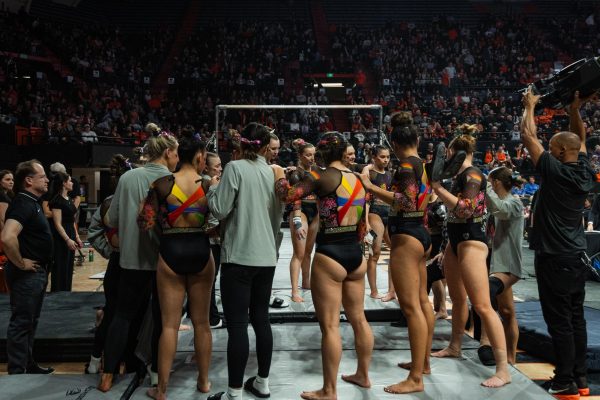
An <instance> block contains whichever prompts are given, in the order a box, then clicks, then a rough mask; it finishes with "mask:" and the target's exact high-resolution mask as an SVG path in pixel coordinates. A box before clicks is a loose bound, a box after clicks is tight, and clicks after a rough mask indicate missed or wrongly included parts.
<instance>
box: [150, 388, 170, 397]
mask: <svg viewBox="0 0 600 400" xmlns="http://www.w3.org/2000/svg"><path fill="white" fill-rule="evenodd" d="M146 396H148V397H150V398H151V399H155V400H166V398H167V395H166V393H161V392H159V391H158V388H155V387H153V388H150V389H148V391H146Z"/></svg>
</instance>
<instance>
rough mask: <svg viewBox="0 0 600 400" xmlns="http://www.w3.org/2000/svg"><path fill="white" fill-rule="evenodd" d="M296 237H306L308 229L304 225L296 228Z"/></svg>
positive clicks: (300, 238)
mask: <svg viewBox="0 0 600 400" xmlns="http://www.w3.org/2000/svg"><path fill="white" fill-rule="evenodd" d="M296 239H298V240H304V239H306V229H304V227H302V228H300V229H296Z"/></svg>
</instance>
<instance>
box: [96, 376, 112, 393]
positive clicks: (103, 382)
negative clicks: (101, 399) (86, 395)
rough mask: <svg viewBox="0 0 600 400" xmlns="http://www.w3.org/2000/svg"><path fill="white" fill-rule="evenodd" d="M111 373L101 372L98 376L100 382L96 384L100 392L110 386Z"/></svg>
mask: <svg viewBox="0 0 600 400" xmlns="http://www.w3.org/2000/svg"><path fill="white" fill-rule="evenodd" d="M112 384H113V374H102V375H101V376H100V383H99V384H98V390H99V391H101V392H104V393H106V392H108V391H109V390H110V389H111V388H112Z"/></svg>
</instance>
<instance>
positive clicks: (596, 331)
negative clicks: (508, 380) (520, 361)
mask: <svg viewBox="0 0 600 400" xmlns="http://www.w3.org/2000/svg"><path fill="white" fill-rule="evenodd" d="M515 309H516V313H517V320H518V322H519V332H520V335H519V345H518V346H519V348H520V349H522V350H524V351H526V352H527V353H529V354H531V355H532V356H536V357H539V358H540V359H542V360H544V361H547V362H550V363H554V362H555V357H554V349H553V348H552V341H551V339H550V335H549V334H548V328H547V326H546V322H545V321H544V317H543V316H542V309H541V307H540V303H539V301H526V302H523V303H515ZM584 310H585V319H586V321H587V333H588V352H587V367H588V369H589V370H590V371H596V372H600V310H596V309H593V308H588V307H584Z"/></svg>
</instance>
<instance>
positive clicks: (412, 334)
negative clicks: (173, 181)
mask: <svg viewBox="0 0 600 400" xmlns="http://www.w3.org/2000/svg"><path fill="white" fill-rule="evenodd" d="M391 139H392V144H393V146H394V153H395V154H396V155H397V156H398V158H400V166H399V167H398V169H397V170H396V172H395V173H394V175H393V179H392V184H391V189H392V190H391V191H388V190H386V189H384V188H381V187H379V186H377V185H374V184H372V183H371V182H369V176H368V175H367V174H363V175H362V176H361V177H362V180H363V182H365V187H366V188H367V189H368V190H370V191H371V192H372V193H373V194H374V195H375V196H377V197H378V198H379V199H381V200H383V201H385V202H386V203H387V204H389V205H390V216H389V221H388V230H389V233H390V237H391V239H392V248H391V252H390V270H391V277H392V280H393V282H394V288H395V290H396V296H397V297H398V301H399V303H400V308H401V309H402V311H403V313H404V315H405V316H406V319H407V321H408V336H409V340H410V350H411V356H412V364H411V366H410V373H409V375H408V378H407V379H406V380H404V381H402V382H400V383H397V384H395V385H391V386H387V387H385V388H384V390H385V391H386V392H388V393H397V394H401V393H412V392H422V391H423V390H424V384H423V374H424V373H429V372H430V366H429V352H430V351H431V339H432V335H433V323H434V320H433V314H432V312H431V305H430V304H429V298H428V296H427V291H426V287H427V270H426V269H425V261H426V260H427V258H428V255H429V252H430V251H431V238H430V236H429V232H428V231H427V229H426V227H425V217H426V210H427V206H428V204H429V197H430V196H431V187H430V186H429V177H428V175H427V172H426V170H425V166H424V164H423V161H422V160H421V159H420V158H419V156H418V152H417V149H418V143H419V136H418V131H417V128H416V126H414V125H412V124H408V125H401V126H396V127H394V129H393V130H392V134H391Z"/></svg>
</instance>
